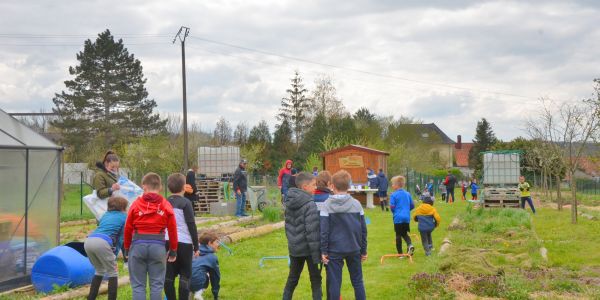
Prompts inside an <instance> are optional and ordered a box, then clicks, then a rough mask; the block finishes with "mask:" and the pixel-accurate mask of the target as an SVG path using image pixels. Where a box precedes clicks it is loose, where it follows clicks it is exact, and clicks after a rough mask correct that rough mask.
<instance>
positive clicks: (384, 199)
mask: <svg viewBox="0 0 600 300" xmlns="http://www.w3.org/2000/svg"><path fill="white" fill-rule="evenodd" d="M379 205H381V211H384V210H387V211H389V210H390V209H389V208H388V205H387V197H381V198H379Z"/></svg>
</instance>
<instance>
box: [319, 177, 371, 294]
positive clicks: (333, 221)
mask: <svg viewBox="0 0 600 300" xmlns="http://www.w3.org/2000/svg"><path fill="white" fill-rule="evenodd" d="M331 183H332V189H333V192H334V195H331V196H330V197H329V199H327V201H325V204H324V205H323V209H322V210H321V213H320V216H321V259H322V260H323V263H324V264H325V265H326V266H327V268H326V273H327V281H326V285H327V299H336V300H337V299H340V289H341V287H342V268H343V266H344V260H345V261H346V264H348V271H349V273H350V281H351V282H352V287H353V288H354V297H355V299H357V300H364V299H366V297H367V296H366V293H365V286H364V283H363V276H362V265H361V263H362V262H363V261H365V260H366V259H367V224H366V223H365V212H364V211H363V208H362V205H361V204H360V202H358V200H356V199H354V198H352V196H350V195H349V194H348V189H349V188H350V174H349V173H348V172H346V171H344V170H341V171H338V172H337V173H335V174H333V176H332V177H331Z"/></svg>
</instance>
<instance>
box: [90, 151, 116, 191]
mask: <svg viewBox="0 0 600 300" xmlns="http://www.w3.org/2000/svg"><path fill="white" fill-rule="evenodd" d="M96 167H98V171H97V172H96V175H95V176H94V182H93V186H94V190H96V195H97V196H98V198H100V199H104V198H108V197H110V196H112V194H113V192H114V191H117V190H119V189H120V186H119V184H118V183H117V180H118V179H119V157H118V156H117V154H115V153H114V152H113V151H111V150H109V151H108V152H106V154H105V155H104V159H103V160H102V162H97V163H96Z"/></svg>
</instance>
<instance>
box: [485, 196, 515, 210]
mask: <svg viewBox="0 0 600 300" xmlns="http://www.w3.org/2000/svg"><path fill="white" fill-rule="evenodd" d="M519 201H520V200H518V199H517V200H514V199H497V200H496V199H487V198H486V199H485V200H484V201H483V206H484V207H516V208H518V207H519V206H520V204H521V203H520V202H519Z"/></svg>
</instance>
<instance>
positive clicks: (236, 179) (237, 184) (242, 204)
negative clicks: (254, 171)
mask: <svg viewBox="0 0 600 300" xmlns="http://www.w3.org/2000/svg"><path fill="white" fill-rule="evenodd" d="M247 163H248V161H246V160H245V159H242V161H240V164H239V166H238V168H237V169H236V170H235V173H234V174H233V191H234V192H235V200H236V211H235V215H236V217H246V216H248V215H247V214H246V192H247V191H248V178H247V177H246V176H247V173H246V164H247Z"/></svg>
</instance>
